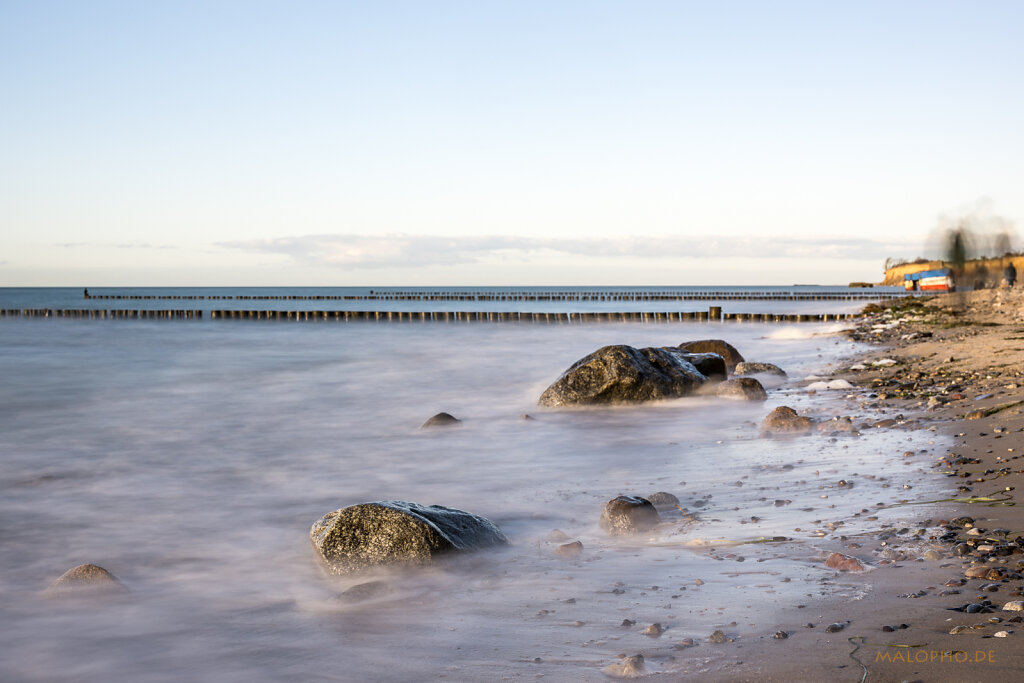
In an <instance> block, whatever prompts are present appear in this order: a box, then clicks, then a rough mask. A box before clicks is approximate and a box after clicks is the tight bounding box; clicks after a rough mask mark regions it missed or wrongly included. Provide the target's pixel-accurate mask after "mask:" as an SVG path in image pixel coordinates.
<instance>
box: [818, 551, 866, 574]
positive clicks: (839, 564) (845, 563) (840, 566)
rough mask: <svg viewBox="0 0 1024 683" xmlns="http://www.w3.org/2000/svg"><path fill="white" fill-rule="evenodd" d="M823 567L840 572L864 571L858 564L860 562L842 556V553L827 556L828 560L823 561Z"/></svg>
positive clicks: (847, 556) (861, 565)
mask: <svg viewBox="0 0 1024 683" xmlns="http://www.w3.org/2000/svg"><path fill="white" fill-rule="evenodd" d="M825 566H826V567H828V568H829V569H836V570H838V571H841V572H862V571H864V565H863V564H861V563H860V560H858V559H857V558H855V557H850V556H849V555H843V554H842V553H832V554H831V555H829V556H828V559H827V560H825Z"/></svg>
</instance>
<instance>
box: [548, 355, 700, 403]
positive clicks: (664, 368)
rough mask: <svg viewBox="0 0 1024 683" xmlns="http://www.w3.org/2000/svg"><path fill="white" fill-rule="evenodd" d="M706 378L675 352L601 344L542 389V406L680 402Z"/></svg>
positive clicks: (683, 356)
mask: <svg viewBox="0 0 1024 683" xmlns="http://www.w3.org/2000/svg"><path fill="white" fill-rule="evenodd" d="M705 382H707V376H705V375H704V374H702V373H701V372H700V371H699V370H698V369H697V367H696V366H694V364H693V363H692V362H690V354H686V353H684V352H682V351H680V350H679V349H676V348H671V347H664V348H654V347H652V348H644V349H635V348H633V347H632V346H626V345H624V344H619V345H615V346H605V347H602V348H600V349H598V350H597V351H595V352H594V353H592V354H590V355H589V356H586V357H584V358H581V359H580V360H578V361H576V362H575V363H573V364H572V366H571V367H569V369H568V370H566V371H565V372H564V373H562V376H561V377H559V378H558V379H557V380H555V382H554V383H553V384H552V385H551V386H549V387H548V388H547V389H545V390H544V393H543V394H541V396H540V400H539V403H540V405H542V406H548V407H559V406H577V405H609V404H617V403H639V402H643V401H657V400H661V399H672V398H681V397H683V396H688V395H690V394H692V393H694V392H695V391H697V389H699V388H700V387H701V386H702V385H703V384H704V383H705Z"/></svg>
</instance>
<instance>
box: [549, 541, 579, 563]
mask: <svg viewBox="0 0 1024 683" xmlns="http://www.w3.org/2000/svg"><path fill="white" fill-rule="evenodd" d="M582 554H583V544H582V543H580V542H579V541H573V542H572V543H563V544H562V545H560V546H558V547H556V548H555V555H558V556H559V557H561V558H563V559H566V560H575V559H576V558H577V557H579V556H580V555H582Z"/></svg>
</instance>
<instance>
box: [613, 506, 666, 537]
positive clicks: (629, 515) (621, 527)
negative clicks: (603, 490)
mask: <svg viewBox="0 0 1024 683" xmlns="http://www.w3.org/2000/svg"><path fill="white" fill-rule="evenodd" d="M660 521H661V517H660V516H659V515H658V511H657V510H656V509H655V508H654V506H653V505H652V504H651V501H649V500H647V499H646V498H641V497H640V496H617V497H616V498H613V499H612V500H610V501H608V502H607V503H605V505H604V510H602V511H601V519H600V525H601V528H602V529H604V530H605V531H606V532H607V533H608V534H609V535H611V536H621V535H624V534H636V533H640V532H641V531H646V530H647V529H650V528H651V527H653V526H654V525H656V524H657V523H658V522H660Z"/></svg>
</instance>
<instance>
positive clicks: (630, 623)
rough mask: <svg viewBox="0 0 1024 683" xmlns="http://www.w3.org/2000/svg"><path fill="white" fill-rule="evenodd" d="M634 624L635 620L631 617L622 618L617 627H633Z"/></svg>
mask: <svg viewBox="0 0 1024 683" xmlns="http://www.w3.org/2000/svg"><path fill="white" fill-rule="evenodd" d="M634 626H636V622H635V621H633V620H632V619H623V620H622V623H621V624H619V628H633V627H634Z"/></svg>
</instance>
